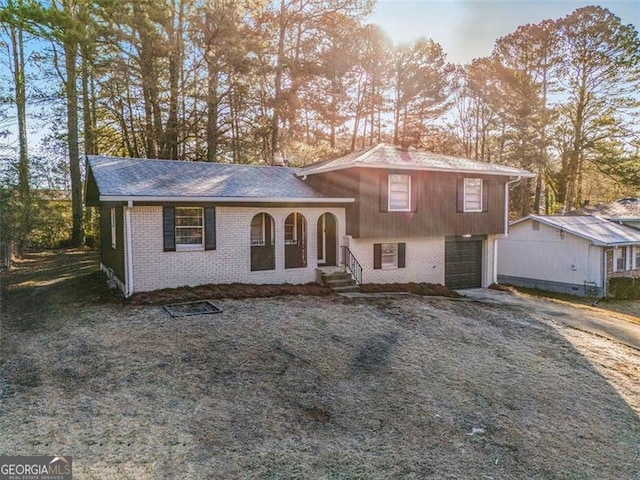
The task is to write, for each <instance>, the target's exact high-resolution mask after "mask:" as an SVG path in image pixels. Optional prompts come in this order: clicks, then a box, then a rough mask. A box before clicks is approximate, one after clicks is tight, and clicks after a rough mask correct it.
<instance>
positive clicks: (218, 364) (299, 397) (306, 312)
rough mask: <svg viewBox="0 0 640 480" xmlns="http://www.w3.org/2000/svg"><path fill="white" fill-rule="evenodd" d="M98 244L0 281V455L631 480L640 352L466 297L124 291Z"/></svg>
mask: <svg viewBox="0 0 640 480" xmlns="http://www.w3.org/2000/svg"><path fill="white" fill-rule="evenodd" d="M96 268H97V266H96V259H95V254H93V253H83V252H73V251H71V252H62V253H58V254H50V253H43V254H34V255H31V256H30V257H29V258H28V259H27V260H26V261H24V262H22V263H21V264H20V266H19V268H18V269H17V270H16V271H14V272H12V273H11V274H9V275H7V274H4V275H3V277H2V286H3V292H2V302H3V305H2V328H3V330H2V358H1V359H0V362H1V363H0V454H12V455H18V454H21V455H29V454H40V455H53V454H60V455H65V454H66V455H72V456H73V462H74V473H75V478H78V479H94V478H95V479H105V478H113V479H121V478H143V479H144V478H225V479H226V478H261V479H263V478H264V479H285V478H286V479H290V478H300V479H307V478H326V479H351V478H362V479H376V478H407V479H423V478H452V479H453V478H456V479H458V478H474V479H482V478H487V479H488V478H493V479H498V478H500V479H520V478H522V479H524V478H527V479H529V478H539V479H549V478H580V479H583V478H593V479H603V478H616V479H626V478H629V479H630V478H637V475H638V463H639V462H640V398H639V396H638V392H639V391H640V352H639V351H637V350H634V349H631V348H628V347H625V346H623V345H620V344H617V343H615V342H611V341H609V340H605V339H603V338H600V337H596V336H593V335H590V334H587V333H583V332H579V331H576V330H572V329H568V328H563V327H560V326H558V325H556V324H555V323H554V322H553V319H549V318H544V317H541V316H539V315H537V316H536V315H534V314H527V313H525V312H523V311H521V310H517V309H513V308H509V307H506V306H505V307H502V306H495V305H488V304H483V303H479V302H472V301H470V300H468V299H445V298H436V297H416V296H411V297H403V298H397V299H385V298H376V299H372V298H364V299H352V300H349V299H345V298H342V297H339V296H333V295H329V296H283V297H273V298H259V299H222V300H216V301H215V302H216V304H218V305H219V306H220V307H221V308H223V310H224V311H223V313H220V314H215V315H205V316H193V317H183V318H178V319H176V318H172V317H171V316H170V315H169V314H168V313H167V312H165V311H164V310H163V309H162V307H161V306H158V305H131V304H130V303H129V302H125V301H122V300H117V299H115V298H114V297H113V295H112V294H111V293H110V292H108V291H107V290H106V288H104V286H103V283H104V282H103V279H102V277H101V276H100V275H99V274H97V273H94V271H95V269H96Z"/></svg>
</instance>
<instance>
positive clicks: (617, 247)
mask: <svg viewBox="0 0 640 480" xmlns="http://www.w3.org/2000/svg"><path fill="white" fill-rule="evenodd" d="M499 243H500V246H499V249H500V256H499V258H498V281H499V282H500V283H506V284H511V285H515V286H521V287H530V288H539V289H541V290H548V291H554V292H563V293H571V294H574V295H596V296H599V297H602V296H606V292H607V289H608V282H609V279H610V278H612V277H637V278H640V232H639V231H636V230H634V229H631V228H628V227H625V226H623V225H619V224H617V223H614V222H611V221H609V220H607V219H604V218H600V217H597V216H590V215H566V216H562V215H554V216H545V215H529V216H528V217H525V218H522V219H520V220H518V221H516V222H514V223H513V224H512V225H511V229H510V231H509V236H508V237H507V238H503V239H501V240H500V242H499Z"/></svg>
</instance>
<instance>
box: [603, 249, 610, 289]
mask: <svg viewBox="0 0 640 480" xmlns="http://www.w3.org/2000/svg"><path fill="white" fill-rule="evenodd" d="M607 290H609V285H607V248H606V247H602V298H603V299H604V298H607Z"/></svg>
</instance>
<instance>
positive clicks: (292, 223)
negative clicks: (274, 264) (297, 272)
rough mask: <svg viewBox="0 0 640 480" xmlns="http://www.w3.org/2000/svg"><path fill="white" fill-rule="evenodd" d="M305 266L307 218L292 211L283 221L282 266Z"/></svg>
mask: <svg viewBox="0 0 640 480" xmlns="http://www.w3.org/2000/svg"><path fill="white" fill-rule="evenodd" d="M306 266H307V219H306V218H304V215H302V214H301V213H298V212H294V213H292V214H291V215H289V216H288V217H287V218H286V219H285V221H284V268H302V267H306Z"/></svg>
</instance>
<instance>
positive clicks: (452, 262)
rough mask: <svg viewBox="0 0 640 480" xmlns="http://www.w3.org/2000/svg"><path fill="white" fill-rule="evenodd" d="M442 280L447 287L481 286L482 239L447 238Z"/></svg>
mask: <svg viewBox="0 0 640 480" xmlns="http://www.w3.org/2000/svg"><path fill="white" fill-rule="evenodd" d="M444 262H445V266H444V282H445V285H446V286H447V287H449V288H474V287H480V286H482V240H447V241H446V242H445V247H444Z"/></svg>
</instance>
